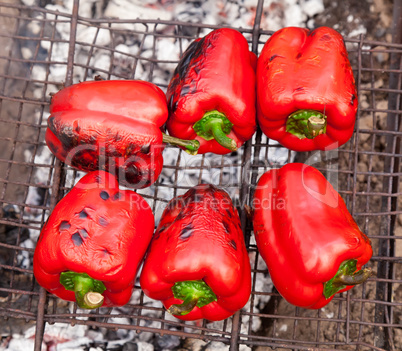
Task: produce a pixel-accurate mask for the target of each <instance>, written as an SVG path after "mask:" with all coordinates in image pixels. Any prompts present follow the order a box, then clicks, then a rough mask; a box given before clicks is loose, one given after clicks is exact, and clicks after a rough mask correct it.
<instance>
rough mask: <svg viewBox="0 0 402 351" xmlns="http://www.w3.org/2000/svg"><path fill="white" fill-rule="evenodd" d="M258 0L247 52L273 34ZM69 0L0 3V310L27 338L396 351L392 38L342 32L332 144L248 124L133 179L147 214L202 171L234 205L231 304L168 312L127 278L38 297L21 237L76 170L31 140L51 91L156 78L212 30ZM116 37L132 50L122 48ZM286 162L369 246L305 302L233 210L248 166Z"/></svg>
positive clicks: (246, 196)
mask: <svg viewBox="0 0 402 351" xmlns="http://www.w3.org/2000/svg"><path fill="white" fill-rule="evenodd" d="M262 3H263V1H259V6H258V7H257V11H256V17H255V20H254V22H253V23H254V26H253V27H252V28H248V29H247V28H246V29H244V28H237V29H238V30H239V31H241V32H242V33H243V34H244V35H245V37H246V38H247V39H248V41H249V43H250V48H253V50H254V51H255V52H256V53H258V52H260V50H261V48H262V46H263V44H264V43H265V41H266V39H267V38H268V37H269V36H270V35H271V34H272V33H271V32H267V31H263V30H261V29H260V28H259V21H260V19H261V8H262ZM78 7H79V2H78V1H75V2H74V7H73V10H72V12H71V13H60V12H57V11H49V10H45V9H42V8H32V7H24V6H16V5H12V4H5V3H3V4H0V18H1V21H2V22H3V23H5V24H6V26H7V29H8V30H7V31H3V30H0V45H2V47H3V50H2V53H1V54H0V78H1V79H0V111H1V117H0V130H1V133H0V202H1V204H2V208H1V216H0V226H1V227H0V270H1V275H2V279H1V280H0V314H1V316H2V317H3V318H4V320H5V321H6V322H7V323H9V321H10V320H12V321H20V320H22V321H24V322H25V323H27V324H30V323H36V326H37V332H36V341H37V342H36V346H35V347H36V350H40V345H41V341H42V338H43V335H42V333H43V330H44V326H45V324H47V323H48V324H51V323H66V324H72V325H78V324H81V325H87V326H90V327H99V328H101V327H104V328H108V329H115V328H121V329H127V330H134V331H137V332H144V333H146V332H149V333H156V334H169V335H176V336H179V337H182V338H196V339H202V340H213V341H220V342H223V343H225V344H228V345H230V346H231V349H233V350H235V349H238V348H239V347H240V346H241V345H247V346H250V347H253V348H256V349H258V347H260V348H261V350H263V349H264V348H278V349H295V350H296V349H297V350H311V349H317V350H318V349H325V350H330V349H336V350H389V349H390V350H392V349H398V348H399V347H400V342H401V337H402V324H401V323H402V284H401V283H402V276H401V272H402V269H401V263H402V251H401V250H402V241H401V239H402V232H401V222H402V210H401V198H402V197H401V196H400V195H401V189H400V181H401V174H402V173H401V165H400V158H401V136H402V132H401V130H400V125H401V93H402V84H401V81H402V60H401V57H402V45H401V44H396V43H394V44H392V43H385V42H373V41H368V40H365V39H364V37H363V36H361V37H360V38H358V39H346V40H345V41H346V45H347V48H348V51H349V55H350V60H351V63H352V67H353V70H354V72H355V74H356V79H357V85H358V92H359V111H358V121H357V123H356V130H355V133H354V136H353V137H352V139H351V140H350V141H349V142H348V143H347V144H345V145H343V146H342V147H341V148H339V149H337V150H335V151H331V152H309V153H303V154H299V153H294V152H290V151H287V150H285V149H284V148H283V147H281V146H280V145H278V144H276V143H275V142H273V141H268V140H267V139H266V137H265V136H264V135H262V134H261V132H260V131H258V132H257V134H256V135H255V136H254V138H253V139H252V140H251V141H249V142H248V143H247V144H246V145H245V147H244V148H243V149H242V150H240V151H239V152H237V153H234V154H232V155H230V157H227V156H219V155H200V156H193V157H189V156H188V155H187V154H185V153H184V152H182V151H179V150H174V149H170V148H167V150H166V151H165V163H164V171H163V173H162V175H161V177H160V178H159V179H158V181H157V182H156V183H155V184H154V185H153V186H151V187H150V188H149V189H145V190H140V191H139V193H141V194H142V195H143V196H144V197H145V199H146V200H147V201H148V203H149V204H150V205H151V208H152V209H153V211H154V213H155V215H156V219H157V220H158V219H159V217H160V215H161V212H162V211H163V209H164V207H165V206H166V204H167V203H168V201H169V200H170V199H171V198H172V197H174V196H177V195H180V194H183V193H184V192H185V191H186V190H187V189H189V188H190V187H192V186H194V185H196V184H198V183H201V182H210V183H213V184H216V185H220V186H222V187H224V188H225V190H226V191H228V193H229V194H230V195H231V197H232V199H233V200H234V201H235V203H236V205H237V207H238V210H239V213H240V215H241V219H242V225H243V229H244V232H245V235H246V243H247V245H248V251H249V256H250V262H251V264H252V275H253V285H252V295H251V298H250V301H249V302H248V304H247V305H246V306H245V308H244V309H243V310H242V311H241V312H239V313H237V314H236V315H235V316H233V317H232V318H229V319H228V320H225V321H223V322H214V323H208V322H206V321H203V322H200V323H196V322H187V323H184V322H180V321H178V320H177V319H175V318H173V317H171V316H169V315H168V314H167V313H166V312H165V311H164V310H163V308H162V307H161V305H155V304H154V303H152V301H151V300H150V299H148V298H147V297H146V296H145V295H144V294H143V293H142V292H141V289H140V287H139V285H138V284H137V285H136V289H135V291H134V294H133V298H132V300H131V302H130V304H129V305H127V306H125V307H124V308H115V309H99V310H97V311H95V312H91V313H89V312H83V311H82V310H79V309H77V307H76V306H73V307H72V304H70V303H67V302H64V301H61V300H60V299H57V298H55V297H54V296H52V295H49V294H48V295H46V293H45V291H44V290H43V289H41V288H40V287H39V286H38V284H37V283H36V282H35V280H34V277H33V273H32V257H33V252H34V242H35V240H36V239H37V237H38V235H39V233H40V229H41V227H42V226H43V224H44V222H45V221H46V219H47V217H48V215H49V213H50V212H51V209H52V208H53V207H54V205H55V203H56V202H57V201H58V200H59V199H60V198H61V197H62V196H63V195H64V194H65V193H66V192H67V191H68V190H69V189H70V188H71V187H72V186H73V185H74V184H75V182H76V181H77V180H78V179H79V178H80V177H81V176H82V173H80V172H77V171H75V170H73V169H71V168H69V167H67V166H65V165H63V164H61V163H60V162H59V161H57V160H55V158H54V157H53V156H51V155H50V152H49V151H48V150H47V148H46V145H45V143H44V132H45V129H46V119H47V117H48V108H49V101H50V94H52V93H55V92H57V91H58V90H59V89H60V88H62V87H63V85H70V84H72V83H77V82H78V81H84V80H91V79H93V78H94V77H95V76H96V75H100V76H101V77H102V78H104V79H145V80H148V81H151V82H153V83H155V84H157V85H158V86H160V87H161V88H162V89H163V90H166V87H167V85H166V81H167V80H168V78H169V77H170V76H171V74H172V72H173V70H174V68H175V66H176V64H177V62H178V59H179V57H180V55H181V53H182V52H183V51H184V50H185V49H186V47H187V45H188V43H189V42H190V41H191V40H193V39H195V38H197V37H198V36H200V35H201V33H203V30H210V29H214V28H216V27H214V26H210V25H206V24H202V23H198V24H196V23H185V22H173V21H163V20H156V19H155V20H140V19H137V20H118V19H87V18H82V17H80V16H79V15H78ZM163 39H169V40H168V41H167V42H166V40H163ZM122 43H130V44H131V45H130V47H132V48H135V49H133V50H132V51H131V52H127V50H125V49H124V47H123V46H121V44H122ZM379 54H381V55H389V57H390V60H385V61H382V62H379V61H378V60H377V59H376V57H377V55H379ZM292 161H298V162H305V163H309V164H311V165H314V166H315V167H316V168H318V169H319V170H321V171H322V172H323V173H324V174H325V175H326V176H327V178H328V179H329V180H330V181H331V183H332V184H333V185H334V186H335V187H336V188H337V189H338V191H339V193H340V194H341V195H342V197H343V198H344V200H345V202H346V204H347V206H348V209H349V210H350V211H351V213H352V215H353V217H354V218H355V220H356V221H357V223H358V225H359V226H360V227H361V229H362V230H363V231H364V232H365V233H366V234H367V235H368V236H369V238H370V239H371V241H372V243H373V248H374V254H373V258H372V259H371V261H370V262H369V266H370V267H372V268H373V269H374V270H375V271H377V276H376V277H373V278H371V279H370V280H369V281H367V282H366V283H365V284H363V285H362V286H359V287H356V288H354V289H353V290H351V291H349V292H347V293H343V294H340V295H337V296H336V297H335V298H334V300H333V302H332V303H331V304H330V305H328V306H326V307H325V308H323V309H321V310H317V311H316V310H304V309H301V308H297V307H294V306H291V305H289V304H288V303H286V302H284V301H283V299H282V298H281V297H280V295H279V294H278V293H277V291H276V290H275V288H274V287H273V286H272V283H271V282H270V278H269V275H268V271H267V269H266V266H265V263H264V262H263V261H262V259H261V258H260V256H259V254H258V251H257V247H256V245H255V241H254V239H253V235H252V225H251V223H250V220H249V219H247V215H246V212H245V210H244V205H245V204H248V203H250V201H251V198H252V195H253V191H254V187H255V184H256V182H257V179H258V178H259V176H260V175H262V174H263V173H264V172H265V171H266V170H268V169H270V168H273V167H278V166H280V165H283V164H285V163H287V162H292ZM38 196H39V200H38ZM29 237H31V238H32V240H31V241H29V240H27V239H28V238H29ZM29 243H31V245H30V244H29ZM398 345H399V346H398Z"/></svg>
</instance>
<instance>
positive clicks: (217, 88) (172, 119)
mask: <svg viewBox="0 0 402 351" xmlns="http://www.w3.org/2000/svg"><path fill="white" fill-rule="evenodd" d="M255 65H256V56H255V55H254V54H253V53H252V52H250V51H249V48H248V43H247V40H246V39H245V38H244V36H243V35H242V34H241V33H240V32H238V31H236V30H234V29H229V28H221V29H217V30H214V31H213V32H211V33H209V34H208V35H206V36H205V37H203V38H200V39H197V40H195V41H194V42H193V43H192V44H191V45H190V46H189V47H188V48H187V50H186V51H185V53H184V54H183V56H182V58H181V60H180V62H179V64H178V66H177V67H176V70H175V71H174V75H173V78H172V80H171V81H170V84H169V86H168V90H167V98H168V107H169V119H168V122H167V128H168V131H169V134H170V135H172V136H175V137H178V138H184V139H196V140H198V141H199V142H200V144H201V145H200V148H199V150H198V153H200V154H202V153H206V152H213V153H216V154H227V153H229V152H231V151H234V150H236V149H237V148H239V147H240V146H241V145H242V144H243V143H244V142H245V141H247V140H248V139H250V138H251V136H252V135H253V134H254V132H255V130H256V117H255Z"/></svg>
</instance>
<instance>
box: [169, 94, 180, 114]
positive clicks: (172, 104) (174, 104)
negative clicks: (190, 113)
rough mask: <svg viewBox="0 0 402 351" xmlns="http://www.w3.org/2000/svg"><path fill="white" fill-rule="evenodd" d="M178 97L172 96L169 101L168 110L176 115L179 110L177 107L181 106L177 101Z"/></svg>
mask: <svg viewBox="0 0 402 351" xmlns="http://www.w3.org/2000/svg"><path fill="white" fill-rule="evenodd" d="M175 98H176V95H175V94H172V96H171V97H170V99H169V103H168V108H169V112H170V113H174V112H175V111H176V110H177V107H178V106H179V103H178V102H177V101H175Z"/></svg>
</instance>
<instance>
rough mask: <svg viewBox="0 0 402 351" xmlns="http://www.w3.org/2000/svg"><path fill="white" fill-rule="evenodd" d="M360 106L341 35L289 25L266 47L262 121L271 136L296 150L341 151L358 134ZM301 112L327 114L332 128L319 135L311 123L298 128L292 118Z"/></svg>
mask: <svg viewBox="0 0 402 351" xmlns="http://www.w3.org/2000/svg"><path fill="white" fill-rule="evenodd" d="M357 107H358V98H357V90H356V84H355V79H354V76H353V71H352V68H351V65H350V62H349V58H348V53H347V51H346V47H345V43H344V41H343V38H342V36H341V35H340V34H339V33H338V32H337V31H335V30H333V29H332V28H328V27H319V28H317V29H314V30H312V31H309V30H307V29H305V28H297V27H288V28H283V29H281V30H279V31H277V32H275V33H274V34H273V35H272V36H271V37H270V38H269V39H268V41H267V42H266V43H265V45H264V48H263V49H262V51H261V54H260V56H259V57H258V63H257V120H258V123H259V126H260V127H261V130H262V131H263V133H264V134H266V135H267V136H268V137H269V138H271V139H273V140H276V141H278V142H279V143H280V144H281V145H283V146H285V147H286V148H288V149H291V150H295V151H312V150H331V149H334V148H337V147H339V146H341V145H343V144H345V143H346V142H347V141H348V140H349V139H350V138H351V136H352V134H353V130H354V125H355V120H356V112H357ZM298 111H315V112H319V113H321V114H323V115H325V126H326V127H325V126H324V125H323V128H321V129H320V130H318V131H317V132H316V134H314V130H311V129H310V127H307V125H306V126H304V127H300V126H299V127H298V128H295V127H294V125H293V126H292V125H291V124H289V118H290V116H292V114H294V113H297V112H298ZM301 118H302V117H301ZM306 128H309V129H308V130H306ZM306 132H308V133H306ZM311 133H313V135H311Z"/></svg>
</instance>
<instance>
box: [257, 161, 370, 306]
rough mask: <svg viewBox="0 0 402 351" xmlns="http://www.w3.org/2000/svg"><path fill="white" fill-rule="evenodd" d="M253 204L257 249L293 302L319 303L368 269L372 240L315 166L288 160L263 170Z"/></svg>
mask: <svg viewBox="0 0 402 351" xmlns="http://www.w3.org/2000/svg"><path fill="white" fill-rule="evenodd" d="M253 207H254V218H253V225H254V234H255V238H256V242H257V247H258V250H259V252H260V254H261V256H262V258H263V259H264V260H265V262H266V264H267V266H268V270H269V273H270V276H271V278H272V282H273V283H274V285H275V287H276V289H277V290H278V292H279V293H280V294H281V295H282V296H283V297H284V298H285V299H286V300H287V301H288V302H290V303H291V304H293V305H296V306H300V307H304V308H310V309H318V308H321V307H323V306H325V305H326V304H328V303H329V302H330V301H331V300H332V298H333V297H334V294H336V293H338V292H343V291H346V290H349V289H351V288H352V287H353V286H354V285H356V284H360V283H362V282H364V281H365V280H366V279H367V278H368V277H369V276H370V275H371V270H370V269H362V266H363V265H365V264H366V263H367V262H368V261H369V260H370V258H371V256H372V254H373V250H372V248H371V243H370V240H369V239H368V238H367V237H366V235H364V234H363V233H362V232H361V231H360V229H359V228H358V226H357V224H356V222H355V221H354V220H353V218H352V216H351V214H350V213H349V212H348V210H347V208H346V205H345V203H344V201H343V200H342V198H341V196H340V195H339V194H338V193H337V192H336V191H335V190H334V188H333V187H332V186H331V184H330V183H329V182H328V181H327V180H326V179H325V177H324V176H323V175H322V174H321V172H319V171H318V170H317V169H315V168H314V167H311V166H308V165H305V164H301V163H290V164H287V165H285V166H283V167H282V168H280V169H279V170H277V169H273V170H270V171H268V172H266V173H265V174H264V175H263V176H262V177H261V178H260V180H259V181H258V185H257V188H256V191H255V195H254V200H253Z"/></svg>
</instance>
